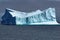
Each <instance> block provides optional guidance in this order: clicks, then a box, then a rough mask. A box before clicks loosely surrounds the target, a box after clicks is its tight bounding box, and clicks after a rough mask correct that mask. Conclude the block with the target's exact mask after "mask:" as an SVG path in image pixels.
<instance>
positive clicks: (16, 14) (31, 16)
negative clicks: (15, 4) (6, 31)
mask: <svg viewBox="0 0 60 40" xmlns="http://www.w3.org/2000/svg"><path fill="white" fill-rule="evenodd" d="M1 24H7V25H8V24H9V25H10V24H15V25H57V24H59V23H57V21H56V10H55V8H48V9H45V10H43V11H41V10H36V11H32V12H29V13H27V12H22V11H16V10H13V9H9V8H6V11H5V14H4V15H3V16H2V21H1Z"/></svg>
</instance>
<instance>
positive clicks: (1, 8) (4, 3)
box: [0, 0, 60, 19]
mask: <svg viewBox="0 0 60 40" xmlns="http://www.w3.org/2000/svg"><path fill="white" fill-rule="evenodd" d="M59 4H60V1H58V0H57V1H56V0H55V1H54V0H52V1H51V0H0V16H2V14H3V13H4V12H5V8H11V9H15V10H19V11H23V12H31V11H34V10H37V9H40V10H44V9H47V8H49V7H54V8H56V11H57V13H56V14H57V18H59V19H60V11H59V10H60V5H59ZM0 18H1V17H0Z"/></svg>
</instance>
